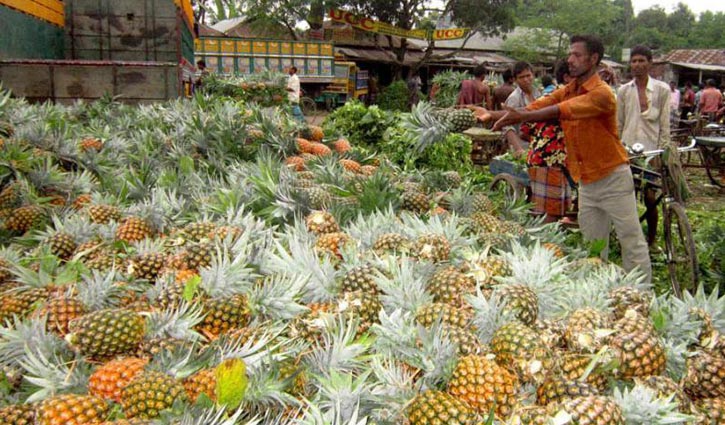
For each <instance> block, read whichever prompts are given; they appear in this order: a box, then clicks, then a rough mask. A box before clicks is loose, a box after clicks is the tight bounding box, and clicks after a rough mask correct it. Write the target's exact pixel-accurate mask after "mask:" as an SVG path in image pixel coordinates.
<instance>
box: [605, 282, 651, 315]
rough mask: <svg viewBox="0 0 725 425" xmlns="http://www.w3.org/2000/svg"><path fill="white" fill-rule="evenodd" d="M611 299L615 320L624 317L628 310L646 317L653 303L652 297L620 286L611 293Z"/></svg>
mask: <svg viewBox="0 0 725 425" xmlns="http://www.w3.org/2000/svg"><path fill="white" fill-rule="evenodd" d="M609 299H610V300H611V305H612V307H613V308H614V317H615V319H621V318H623V317H624V315H625V313H626V312H627V310H634V311H636V312H637V313H639V314H642V315H646V314H647V313H648V312H649V306H650V303H651V302H652V296H651V295H650V294H648V293H646V292H644V291H642V290H639V289H636V288H633V287H630V286H620V287H619V288H614V289H612V290H611V291H609Z"/></svg>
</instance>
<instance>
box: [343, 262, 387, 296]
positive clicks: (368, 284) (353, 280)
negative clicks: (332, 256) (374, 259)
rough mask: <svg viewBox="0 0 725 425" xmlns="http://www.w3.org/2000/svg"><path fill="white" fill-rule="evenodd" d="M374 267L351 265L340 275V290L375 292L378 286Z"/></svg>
mask: <svg viewBox="0 0 725 425" xmlns="http://www.w3.org/2000/svg"><path fill="white" fill-rule="evenodd" d="M375 275H376V271H375V267H373V266H370V265H367V264H366V265H363V266H358V267H353V268H352V269H350V270H348V271H347V272H346V273H345V275H344V276H343V277H342V283H341V288H340V289H341V290H342V292H355V291H363V292H366V293H369V294H377V293H378V287H377V285H376V283H375Z"/></svg>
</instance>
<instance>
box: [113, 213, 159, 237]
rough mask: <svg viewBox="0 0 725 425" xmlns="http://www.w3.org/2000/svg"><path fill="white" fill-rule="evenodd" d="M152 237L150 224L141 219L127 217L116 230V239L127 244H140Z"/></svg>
mask: <svg viewBox="0 0 725 425" xmlns="http://www.w3.org/2000/svg"><path fill="white" fill-rule="evenodd" d="M151 235H152V230H151V226H150V225H149V223H148V222H147V221H146V220H144V219H142V218H140V217H133V216H131V217H126V218H124V219H123V220H121V225H120V226H118V228H117V229H116V239H118V240H120V241H124V242H127V243H131V242H138V241H140V240H143V239H146V238H148V237H150V236H151Z"/></svg>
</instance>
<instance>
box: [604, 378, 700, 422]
mask: <svg viewBox="0 0 725 425" xmlns="http://www.w3.org/2000/svg"><path fill="white" fill-rule="evenodd" d="M613 397H614V401H615V402H616V403H617V405H619V407H620V408H621V409H622V415H623V416H624V418H625V421H626V422H627V424H632V425H657V424H662V425H664V424H688V423H692V421H693V420H694V419H695V417H694V416H691V415H686V414H684V413H680V412H679V411H678V407H679V406H678V404H677V403H676V402H674V401H673V400H674V397H675V394H672V395H670V396H669V397H662V398H660V397H657V394H656V393H655V391H654V390H652V389H651V388H648V387H646V386H643V385H640V384H637V385H635V386H634V387H633V388H632V389H624V390H621V391H620V389H619V388H614V394H613Z"/></svg>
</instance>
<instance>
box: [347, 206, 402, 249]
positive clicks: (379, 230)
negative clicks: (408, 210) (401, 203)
mask: <svg viewBox="0 0 725 425" xmlns="http://www.w3.org/2000/svg"><path fill="white" fill-rule="evenodd" d="M398 230H400V220H399V219H398V217H397V215H396V214H395V210H394V209H393V208H392V207H391V206H386V207H385V209H380V210H377V211H374V212H372V213H370V214H358V215H357V218H355V219H353V220H351V221H350V222H349V223H347V226H346V231H347V233H348V234H349V235H350V236H351V237H352V238H353V239H355V240H357V241H360V244H361V247H362V248H363V249H369V248H372V246H373V244H375V241H376V240H377V239H378V237H380V235H383V234H385V233H394V232H397V231H398Z"/></svg>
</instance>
